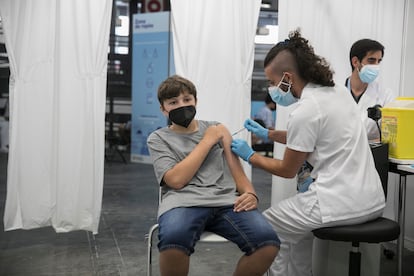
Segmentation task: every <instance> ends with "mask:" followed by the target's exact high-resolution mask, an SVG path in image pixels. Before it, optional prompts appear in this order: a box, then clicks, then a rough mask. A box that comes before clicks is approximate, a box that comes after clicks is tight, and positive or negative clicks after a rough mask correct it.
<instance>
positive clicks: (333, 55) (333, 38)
mask: <svg viewBox="0 0 414 276" xmlns="http://www.w3.org/2000/svg"><path fill="white" fill-rule="evenodd" d="M405 4H406V3H405V0H398V1H387V0H366V1H359V0H351V1H340V0H280V1H279V40H283V39H285V38H287V36H288V33H289V32H290V31H293V30H295V29H296V28H300V29H301V31H302V35H303V36H304V37H305V38H307V39H309V41H310V43H311V44H312V46H313V47H314V50H315V52H316V53H317V54H318V55H320V56H323V57H324V58H326V59H327V60H328V62H329V63H330V64H331V67H332V68H333V70H334V71H335V75H334V79H335V82H336V83H337V84H344V83H345V79H346V77H347V76H349V75H350V74H351V65H350V62H349V50H350V48H351V46H352V44H353V43H354V42H355V41H356V40H358V39H361V38H371V39H374V40H378V41H379V42H381V43H382V44H383V45H384V47H385V53H384V58H383V61H382V62H381V74H380V81H381V82H382V83H383V85H384V86H385V87H387V88H389V89H391V90H392V91H393V93H394V96H395V97H397V96H398V95H399V92H400V67H401V59H402V58H401V57H402V48H403V47H402V46H403V40H404V38H403V29H404V27H403V26H404V8H405ZM367 11H369V12H367ZM283 111H284V110H282V109H281V110H278V122H277V124H278V125H277V127H280V128H283V126H285V125H286V119H287V115H285V114H282V113H283ZM288 112H289V110H287V113H288ZM283 118H286V119H285V120H283ZM281 147H282V146H280V145H277V146H276V149H275V150H276V151H278V150H279V149H280V148H281ZM391 180H393V179H391ZM276 182H277V181H276ZM280 182H282V184H281V186H284V183H283V182H284V180H282V181H280ZM275 184H276V185H274V187H277V186H279V183H275ZM393 189H394V185H392V183H391V185H389V191H388V199H389V200H388V202H389V204H388V206H387V207H389V208H387V210H386V214H387V216H391V217H393V216H394V214H393V211H392V209H393V195H394V193H393ZM291 192H292V191H289V193H288V194H284V195H282V194H281V193H280V191H279V190H278V191H276V189H275V191H274V192H273V193H272V195H273V196H274V198H277V200H275V201H274V200H273V197H272V203H273V204H276V203H277V202H278V201H280V199H283V198H285V197H286V196H289V195H290V194H291Z"/></svg>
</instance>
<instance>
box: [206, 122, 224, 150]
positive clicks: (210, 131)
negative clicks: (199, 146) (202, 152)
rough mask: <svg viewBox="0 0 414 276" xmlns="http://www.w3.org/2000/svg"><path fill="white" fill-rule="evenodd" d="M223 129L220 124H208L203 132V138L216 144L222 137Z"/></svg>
mask: <svg viewBox="0 0 414 276" xmlns="http://www.w3.org/2000/svg"><path fill="white" fill-rule="evenodd" d="M223 133H224V132H223V129H222V126H221V125H212V126H209V127H208V128H207V130H206V132H205V133H204V137H203V139H206V140H207V141H209V142H210V143H211V144H212V145H214V144H217V143H218V142H220V141H221V140H222V139H223V136H224V134H223Z"/></svg>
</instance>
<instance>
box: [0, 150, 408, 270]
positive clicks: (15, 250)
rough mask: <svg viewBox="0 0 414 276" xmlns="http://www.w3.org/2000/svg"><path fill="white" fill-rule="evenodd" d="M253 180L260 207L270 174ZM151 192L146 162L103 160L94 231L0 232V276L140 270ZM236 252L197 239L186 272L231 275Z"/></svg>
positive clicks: (0, 207)
mask: <svg viewBox="0 0 414 276" xmlns="http://www.w3.org/2000/svg"><path fill="white" fill-rule="evenodd" d="M6 167H7V155H6V154H4V153H0V213H1V215H2V217H3V213H4V203H5V198H6V172H7V170H6ZM253 181H254V183H255V186H256V190H257V192H258V195H259V197H260V199H261V200H260V208H261V209H262V210H263V209H265V208H267V207H268V206H269V205H270V194H271V186H270V185H269V183H271V176H270V175H269V174H267V173H265V172H263V171H261V170H258V169H254V170H253ZM157 192H158V188H157V185H156V181H155V177H154V174H153V171H152V166H151V165H142V164H134V163H132V164H131V163H128V164H124V163H122V162H107V163H106V165H105V183H104V197H103V205H102V214H101V221H100V226H99V234H97V235H92V234H91V233H89V232H86V231H75V232H71V233H65V234H56V233H55V232H54V230H53V229H52V228H50V227H47V228H42V229H35V230H16V231H10V232H4V231H0V276H3V275H5V276H6V275H7V276H26V275H30V276H31V275H45V276H46V275H51V276H52V275H53V276H55V275H76V276H78V275H85V276H89V275H103V276H106V275H146V242H145V240H144V237H145V234H146V233H147V232H148V229H149V228H150V226H151V225H152V224H154V223H155V217H156V207H157ZM0 225H1V230H3V229H4V227H3V222H2V220H1V223H0ZM153 252H154V259H153V262H154V268H153V271H154V274H155V275H158V268H157V262H158V261H157V260H158V252H157V249H156V248H154V250H153ZM240 255H241V253H240V251H239V249H238V248H236V247H235V246H234V245H232V244H230V243H225V244H214V245H211V244H198V245H197V248H196V253H195V254H194V255H193V256H192V258H191V270H190V275H196V276H203V275H217V276H222V275H223V276H225V275H231V274H232V271H233V268H234V266H235V264H236V262H237V260H238V258H239V257H240ZM395 263H396V262H395V258H394V260H387V259H385V258H383V259H382V265H381V275H380V276H393V275H397V274H396V272H395V271H396V264H395ZM404 269H405V274H404V275H406V276H408V275H410V276H411V275H414V254H413V253H412V252H409V251H407V254H405V258H404ZM315 276H317V275H315ZM333 276H335V275H333Z"/></svg>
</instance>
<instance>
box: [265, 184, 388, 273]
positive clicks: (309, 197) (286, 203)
mask: <svg viewBox="0 0 414 276" xmlns="http://www.w3.org/2000/svg"><path fill="white" fill-rule="evenodd" d="M263 214H264V215H265V217H266V218H267V219H268V220H269V222H270V223H271V224H272V226H273V228H274V229H275V231H276V233H277V235H278V236H279V239H280V241H281V247H280V251H279V254H278V255H277V257H276V259H275V261H274V262H273V264H272V266H271V268H270V275H271V276H311V275H312V245H313V235H312V230H313V229H317V228H320V227H326V226H334V225H346V224H356V223H361V222H365V221H368V220H371V219H374V218H376V217H379V216H381V214H382V210H381V211H378V212H375V213H374V214H371V215H368V216H364V217H358V218H353V219H348V220H341V221H335V222H330V223H325V224H324V223H322V218H321V212H320V209H319V202H318V199H317V196H316V192H315V191H307V192H305V193H298V194H296V195H295V196H293V197H290V198H287V199H285V200H283V201H281V202H280V203H279V204H278V205H277V206H274V207H273V206H272V207H270V208H269V209H267V210H266V211H264V213H263Z"/></svg>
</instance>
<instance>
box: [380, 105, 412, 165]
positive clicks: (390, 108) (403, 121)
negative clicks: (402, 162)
mask: <svg viewBox="0 0 414 276" xmlns="http://www.w3.org/2000/svg"><path fill="white" fill-rule="evenodd" d="M381 112H382V119H381V132H382V139H381V140H382V142H383V143H388V145H389V157H391V158H395V159H407V160H414V97H398V98H396V99H395V101H393V102H390V103H389V104H387V105H385V106H384V107H383V108H381Z"/></svg>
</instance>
